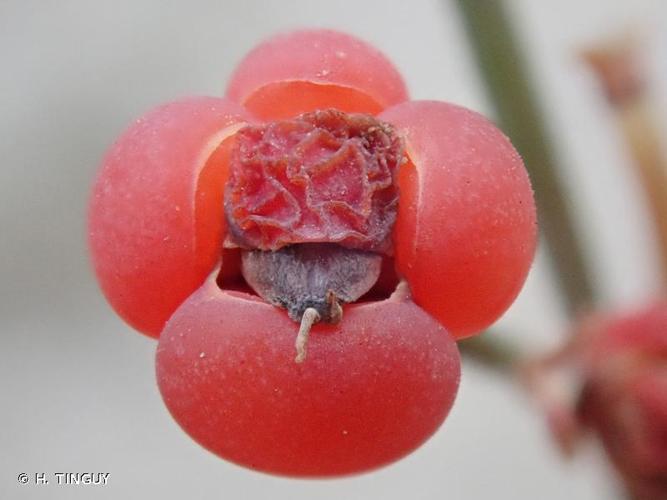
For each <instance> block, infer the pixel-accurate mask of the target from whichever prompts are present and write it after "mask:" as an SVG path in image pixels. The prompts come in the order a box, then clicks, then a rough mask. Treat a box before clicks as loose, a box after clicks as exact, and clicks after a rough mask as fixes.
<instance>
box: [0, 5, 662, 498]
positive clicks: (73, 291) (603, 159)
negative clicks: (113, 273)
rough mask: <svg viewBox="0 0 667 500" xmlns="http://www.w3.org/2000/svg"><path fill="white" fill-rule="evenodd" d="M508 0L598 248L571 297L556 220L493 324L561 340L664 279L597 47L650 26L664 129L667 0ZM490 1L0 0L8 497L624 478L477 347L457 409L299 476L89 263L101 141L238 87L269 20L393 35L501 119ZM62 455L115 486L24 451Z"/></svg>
mask: <svg viewBox="0 0 667 500" xmlns="http://www.w3.org/2000/svg"><path fill="white" fill-rule="evenodd" d="M462 3H464V4H468V5H469V4H472V3H475V4H476V7H477V9H478V10H481V11H484V9H487V8H496V7H497V6H498V5H501V3H500V2H493V1H479V2H462ZM502 5H504V8H505V12H506V14H507V19H508V20H509V21H510V23H511V26H512V27H513V29H514V34H513V36H514V40H515V42H516V46H517V47H518V48H519V50H520V52H521V54H522V59H521V61H520V63H521V65H522V70H523V71H525V73H526V75H527V76H528V78H529V84H530V87H531V89H532V92H533V97H534V98H535V102H536V103H537V105H538V108H539V111H540V116H541V118H542V119H543V120H544V121H543V123H542V125H544V131H545V136H546V137H547V138H548V141H549V148H550V151H551V153H550V154H551V156H550V160H549V161H550V162H551V163H552V164H553V166H554V171H553V172H555V175H556V179H557V181H558V183H559V186H560V187H561V188H562V190H563V191H562V192H563V193H564V194H563V195H562V196H561V198H560V200H561V202H563V203H564V204H565V205H566V208H567V210H569V214H570V216H571V217H570V219H571V220H570V222H571V226H572V227H571V229H572V231H573V234H574V235H576V238H577V241H578V244H579V246H580V248H579V250H578V252H579V253H578V258H580V259H581V260H582V262H583V266H585V268H586V278H583V279H586V280H587V283H585V284H584V285H582V284H581V282H578V281H577V279H582V278H581V277H579V278H577V277H575V278H574V284H573V283H570V286H573V287H575V288H576V287H577V286H590V288H591V290H593V291H594V292H591V296H593V295H594V297H595V298H594V299H591V300H590V301H584V302H590V303H585V304H583V305H581V304H580V307H573V306H572V303H571V302H572V301H571V300H570V299H568V293H567V292H564V291H563V290H564V287H563V283H562V281H563V280H562V271H559V268H558V266H557V265H555V264H554V262H555V261H557V260H558V259H553V255H552V253H550V251H549V250H548V248H547V245H546V244H545V240H547V239H548V238H546V237H545V238H543V240H542V245H541V246H540V249H539V251H538V254H537V258H536V260H535V264H534V266H533V269H532V271H531V274H530V277H529V279H528V282H527V284H526V286H525V288H524V290H523V292H522V293H521V295H520V297H519V298H518V300H517V301H516V303H515V304H514V306H513V307H512V308H511V309H510V311H509V312H508V313H507V314H506V315H505V316H504V317H503V318H502V319H501V321H500V322H499V323H498V325H497V327H496V329H497V333H496V335H497V336H501V337H502V340H503V341H507V342H515V343H517V344H518V345H520V346H521V348H522V349H523V350H524V351H525V352H526V353H528V354H530V353H534V354H538V353H542V352H545V351H548V350H549V349H552V348H555V347H556V346H558V345H559V344H561V343H562V342H563V338H564V336H565V335H566V334H567V332H568V330H569V329H570V324H571V321H572V320H573V318H574V317H575V316H576V315H577V314H579V313H581V312H584V310H585V309H586V308H588V307H596V308H603V309H611V308H616V307H624V308H626V307H628V306H632V305H634V304H641V303H643V302H644V301H646V300H649V299H650V298H651V297H654V296H656V295H657V294H659V293H660V290H661V288H662V286H663V285H662V284H663V281H662V277H661V274H660V273H661V263H660V262H661V252H660V246H659V245H658V240H659V237H658V236H657V233H656V229H655V224H654V218H653V215H652V212H651V205H650V203H647V197H646V196H645V189H644V188H643V184H642V181H641V176H640V175H638V169H637V158H636V155H635V154H633V152H632V150H631V148H629V147H628V139H627V135H628V129H627V127H626V128H624V123H625V122H624V121H623V120H624V118H623V116H619V109H618V100H616V101H614V100H613V99H612V101H610V100H609V99H608V98H607V97H606V96H605V85H604V83H603V82H602V81H601V79H600V78H599V77H598V75H597V74H596V72H595V71H594V70H593V67H592V65H591V64H590V61H591V58H590V57H589V58H588V61H589V62H587V61H586V58H585V57H583V55H582V54H583V53H584V51H587V50H588V51H590V50H591V49H595V48H600V47H604V46H606V45H607V43H608V42H609V41H610V40H612V41H613V40H619V39H628V37H629V38H633V37H634V39H635V40H636V42H635V45H636V46H637V50H636V53H637V61H638V66H639V67H640V68H641V69H640V70H639V71H641V75H642V77H641V80H642V82H643V89H644V90H645V94H643V95H644V98H645V99H647V101H646V102H649V103H650V105H649V106H648V108H649V109H650V110H651V113H652V115H651V117H652V118H651V120H654V121H653V122H651V123H652V126H653V127H654V130H657V131H665V130H667V102H666V100H667V90H666V89H667V3H666V2H663V1H661V0H632V1H630V0H588V1H582V0H576V1H575V0H561V1H559V2H534V1H530V0H507V1H505V2H502ZM490 6H491V7H490ZM475 19H477V21H475ZM475 22H480V18H479V16H478V17H477V18H475V15H474V13H473V14H471V13H470V11H469V8H468V12H466V9H465V8H461V5H460V4H459V2H456V1H454V0H452V1H446V0H413V1H412V2H401V1H398V0H383V1H382V0H364V1H355V2H333V1H329V2H323V1H320V0H289V1H277V0H276V1H268V0H266V1H261V0H245V1H243V2H240V1H239V2H231V1H221V0H218V1H212V0H210V1H192V2H176V1H173V2H172V1H158V0H142V1H134V0H133V1H130V0H117V1H115V2H90V1H85V0H60V1H48V0H47V1H39V2H38V1H19V0H0V55H1V57H0V60H2V71H1V72H0V103H1V116H2V120H0V155H1V156H0V158H2V167H0V221H1V226H0V227H1V233H0V234H1V236H0V335H1V337H0V397H1V398H2V401H3V411H2V412H0V498H3V499H4V498H8V499H15V498H16V499H32V498H67V499H69V498H95V499H96V498H101V499H104V498H109V499H112V498H113V499H116V498H138V497H146V496H148V497H150V498H164V499H167V498H184V497H188V498H252V499H261V498H272V499H288V498H289V499H300V498H303V499H305V498H308V499H334V498H349V499H362V498H382V499H383V500H389V499H401V500H403V499H405V498H410V499H413V500H422V499H424V500H426V499H436V498H451V499H481V498H494V499H498V500H499V499H534V498H540V499H545V500H546V499H562V498H568V499H570V500H606V499H614V498H623V497H622V496H621V494H620V493H619V491H620V490H619V488H618V483H617V479H616V478H615V477H614V475H613V474H612V472H611V471H610V469H609V468H608V465H607V464H606V462H605V461H604V459H603V457H602V455H601V454H600V453H599V445H598V444H596V443H595V442H594V441H591V442H589V443H588V444H587V445H586V446H584V447H583V449H581V450H579V453H577V454H576V455H575V456H574V457H573V458H572V459H570V460H565V459H563V458H562V457H561V455H560V454H559V452H558V449H557V448H556V447H555V446H554V443H553V441H552V440H551V438H550V436H549V433H548V431H547V429H546V425H545V421H544V418H543V416H542V415H541V413H540V411H539V408H538V405H536V404H535V402H534V401H533V400H531V398H530V397H528V396H527V395H526V394H525V392H522V391H521V390H520V389H518V388H517V384H516V383H515V381H513V380H512V379H510V378H508V377H506V376H504V375H502V374H501V373H500V372H498V371H497V370H495V369H492V368H489V367H487V366H486V365H484V364H482V363H476V362H473V361H472V360H466V361H465V362H464V367H463V379H462V384H461V389H460V392H459V395H458V400H457V404H456V405H455V406H454V408H453V410H452V413H451V414H450V416H449V418H448V419H447V421H446V422H445V425H444V426H443V427H442V429H441V430H440V431H439V432H438V433H437V434H436V435H435V436H434V437H433V438H432V439H431V440H430V441H428V442H427V443H426V444H425V445H424V446H423V447H422V448H421V449H419V450H418V451H417V452H415V453H414V454H412V455H411V456H409V457H408V458H407V459H404V460H402V461H400V462H398V463H396V464H394V465H391V466H389V467H387V468H385V469H382V470H380V471H378V472H375V473H371V474H366V475H362V476H359V477H353V478H347V479H342V480H335V481H301V480H288V479H281V478H275V477H270V476H266V475H262V474H257V473H253V472H250V471H247V470H245V469H241V468H239V467H236V466H234V465H231V464H229V463H227V462H224V461H221V460H220V459H218V458H216V457H214V456H213V455H211V454H209V453H208V452H206V451H204V450H203V449H201V448H200V447H199V446H198V445H196V444H195V443H194V442H193V441H192V440H191V439H190V438H189V437H187V436H186V435H185V434H184V433H183V432H182V431H181V430H180V429H179V428H178V426H177V425H176V423H175V422H174V421H173V420H172V419H171V417H170V416H169V414H168V413H167V410H166V409H165V407H164V405H163V403H162V401H161V398H160V395H159V393H158V390H157V386H156V384H155V378H154V372H153V370H154V364H153V356H154V351H155V347H156V343H155V341H153V340H151V339H149V338H146V337H143V336H141V335H138V334H136V333H134V332H133V331H131V329H130V328H129V327H128V326H126V325H125V324H123V323H122V322H121V320H120V319H119V318H118V317H117V316H116V315H115V314H114V313H113V312H112V310H111V309H110V308H109V307H108V306H107V304H106V302H105V300H104V298H103V297H102V296H101V294H100V292H99V291H98V288H97V285H96V284H95V282H94V278H93V276H92V274H91V272H90V270H89V262H88V258H87V251H86V247H85V211H86V202H87V196H88V189H89V186H90V183H91V181H92V178H93V175H94V173H95V170H96V167H97V165H98V162H99V161H100V158H101V156H102V154H103V153H104V151H105V149H106V148H107V147H108V146H109V145H110V144H111V142H112V141H113V140H114V138H115V137H116V136H117V135H118V134H119V133H120V132H121V131H122V130H123V129H124V128H125V126H126V125H127V124H128V123H129V122H130V121H131V120H133V119H134V118H135V117H137V116H139V115H140V114H141V113H143V112H144V111H146V110H147V109H149V108H151V107H153V106H154V105H156V104H158V103H162V102H164V101H169V100H173V99H175V98H177V97H179V96H184V95H194V94H210V95H219V94H221V93H222V90H223V88H224V85H225V82H226V79H227V77H228V76H229V74H230V73H231V71H232V69H233V67H234V65H235V64H236V63H237V62H238V61H239V60H240V58H241V57H242V56H243V55H244V54H245V53H246V52H247V51H248V50H249V49H250V48H251V47H252V46H253V45H255V44H256V43H257V42H258V41H260V40H262V39H263V38H265V37H267V36H268V35H270V34H273V33H276V32H279V31H284V30H288V29H291V28H296V27H329V28H335V29H339V30H343V31H347V32H349V33H351V34H353V35H356V36H358V37H360V38H363V39H365V40H367V41H369V42H371V43H373V44H374V45H376V46H377V47H378V48H380V49H381V50H382V51H384V52H385V53H386V54H387V55H388V56H389V58H390V59H392V60H393V62H394V63H395V64H396V66H397V67H398V68H399V70H400V71H401V72H402V73H403V75H404V77H405V79H406V81H407V84H408V87H409V89H410V91H411V95H412V97H413V98H415V99H439V100H445V101H452V102H455V103H458V104H461V105H464V106H467V107H470V108H472V109H475V110H478V111H480V112H482V113H484V114H487V115H488V116H490V117H492V118H496V119H498V120H499V121H501V122H502V121H503V116H502V106H501V107H500V108H499V106H498V101H497V97H498V95H502V93H501V94H494V93H493V92H491V93H489V92H488V87H487V85H486V84H485V81H484V76H487V77H488V76H489V75H488V73H485V72H484V67H483V66H482V71H480V66H478V61H479V58H478V55H479V53H478V51H477V49H479V47H480V46H483V45H484V43H487V46H489V45H490V46H494V44H495V46H496V47H503V46H502V40H500V41H498V40H495V41H494V40H493V39H491V40H486V42H484V41H483V37H484V36H485V34H486V35H488V34H489V32H488V31H486V30H484V31H483V32H479V31H478V32H475V26H478V27H479V25H475ZM466 26H467V27H468V31H466ZM471 38H472V39H473V40H477V45H475V44H474V43H473V44H471V43H470V41H471ZM480 39H482V43H481V45H480ZM475 47H476V48H477V49H476V48H475ZM512 57H514V55H513V56H512ZM487 70H488V68H487ZM510 80H511V79H510ZM510 83H511V82H510ZM494 96H495V98H494ZM524 104H525V103H524ZM505 120H506V117H505ZM660 137H661V140H662V141H663V143H662V145H663V146H664V139H665V134H663V135H662V136H660ZM538 157H539V153H538ZM662 166H663V167H664V164H663V165H662ZM529 167H530V169H531V175H536V176H542V175H544V174H543V173H540V171H539V168H540V165H529ZM553 172H551V173H552V174H553ZM549 175H551V174H549ZM540 179H543V177H540ZM540 182H541V181H540ZM538 194H539V193H538ZM666 197H667V196H666ZM553 215H554V214H553V213H551V214H550V215H549V214H548V216H549V217H552V216H553ZM558 217H559V215H558V214H556V218H558ZM562 236H563V239H565V240H567V241H569V240H570V236H571V235H569V234H563V235H562ZM551 238H552V239H553V235H552V236H551ZM571 295H572V294H571V293H570V294H569V296H570V297H571ZM59 471H79V472H84V471H89V472H109V473H110V479H109V485H108V486H105V487H100V486H96V487H93V486H88V487H82V486H79V487H73V486H70V487H66V486H56V485H53V484H50V485H48V486H36V485H34V484H33V485H31V484H28V485H21V484H18V482H17V475H18V474H19V473H21V472H27V473H31V474H33V473H35V472H46V473H48V474H52V473H54V472H59Z"/></svg>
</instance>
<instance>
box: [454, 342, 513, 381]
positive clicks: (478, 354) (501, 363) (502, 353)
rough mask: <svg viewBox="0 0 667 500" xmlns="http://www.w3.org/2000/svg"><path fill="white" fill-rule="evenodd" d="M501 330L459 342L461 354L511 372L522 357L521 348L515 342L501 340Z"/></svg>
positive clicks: (506, 372)
mask: <svg viewBox="0 0 667 500" xmlns="http://www.w3.org/2000/svg"><path fill="white" fill-rule="evenodd" d="M501 337H502V334H501V333H499V332H496V331H494V332H491V331H487V332H485V333H482V334H480V335H478V336H476V337H471V338H469V339H464V340H460V341H459V342H458V346H459V349H460V350H461V354H462V355H463V356H465V357H466V358H468V359H471V360H472V361H477V362H479V363H481V364H483V365H484V366H486V367H487V368H492V369H494V370H496V371H498V372H500V373H503V374H511V373H512V372H513V371H514V368H515V367H516V364H517V361H519V360H520V359H521V354H520V348H519V347H518V346H517V345H515V344H514V343H512V342H510V341H507V340H501Z"/></svg>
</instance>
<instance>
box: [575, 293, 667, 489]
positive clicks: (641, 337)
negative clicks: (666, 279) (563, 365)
mask: <svg viewBox="0 0 667 500" xmlns="http://www.w3.org/2000/svg"><path fill="white" fill-rule="evenodd" d="M596 323H597V326H595V327H593V328H590V327H589V330H588V331H586V332H585V336H587V337H588V338H586V339H583V340H584V341H583V342H581V343H580V344H579V345H580V346H581V347H582V352H581V353H580V354H581V368H582V375H583V378H584V383H583V387H582V391H581V394H580V397H579V401H578V404H577V410H576V416H577V419H578V421H579V422H580V424H581V425H582V426H583V427H585V428H587V429H590V430H592V431H593V432H595V433H596V434H597V436H598V437H599V438H600V440H601V441H602V443H603V445H604V447H605V449H606V451H607V454H608V456H609V458H610V460H611V461H612V462H613V463H614V465H615V466H616V468H617V469H618V471H619V472H620V474H621V475H622V477H623V479H624V481H625V483H626V485H627V486H628V489H629V491H630V493H631V494H632V495H633V496H634V497H635V498H637V499H646V500H649V499H650V500H655V499H667V303H660V304H657V305H654V306H652V307H649V308H647V309H644V310H641V311H637V312H634V313H631V314H627V315H623V316H616V317H610V318H608V319H599V320H598V321H597V322H596Z"/></svg>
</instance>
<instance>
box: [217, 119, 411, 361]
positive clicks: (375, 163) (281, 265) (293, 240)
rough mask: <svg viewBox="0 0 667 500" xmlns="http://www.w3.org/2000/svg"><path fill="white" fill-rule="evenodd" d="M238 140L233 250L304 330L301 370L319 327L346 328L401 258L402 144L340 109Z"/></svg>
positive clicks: (230, 213) (256, 129)
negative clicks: (351, 312)
mask: <svg viewBox="0 0 667 500" xmlns="http://www.w3.org/2000/svg"><path fill="white" fill-rule="evenodd" d="M237 135H238V142H237V144H236V147H235V149H234V151H233V153H232V161H231V171H230V179H229V181H228V183H227V186H226V194H225V216H226V219H227V222H228V227H229V236H228V239H227V241H226V242H225V245H226V246H227V247H240V248H241V249H242V250H241V252H242V261H241V262H242V273H243V276H244V278H245V280H246V282H247V283H248V285H249V286H250V287H252V288H253V290H255V292H256V293H257V294H258V295H259V296H261V297H262V298H263V299H264V300H266V301H267V302H269V303H271V304H273V305H275V306H278V307H283V308H285V309H286V310H287V312H288V314H289V316H290V318H292V319H293V320H294V321H297V322H300V323H301V325H300V328H299V333H298V335H297V339H296V350H297V356H296V361H297V362H299V363H300V362H302V361H303V360H304V359H305V356H306V343H307V339H308V334H309V332H310V329H311V327H312V325H313V324H315V323H317V322H320V321H321V322H325V323H338V322H339V321H341V319H342V316H343V309H342V304H345V303H350V302H354V301H356V300H358V299H359V298H360V297H361V296H362V295H364V294H365V293H366V292H368V291H369V290H370V289H371V288H372V286H373V285H374V284H375V282H376V281H377V280H378V277H379V275H380V270H381V267H382V258H383V256H384V255H389V254H391V252H392V242H391V231H392V228H393V225H394V221H395V220H396V211H397V204H398V190H397V188H396V182H395V175H396V173H397V170H398V167H399V165H400V164H401V163H402V162H403V142H402V140H401V139H400V138H399V137H398V135H397V134H396V132H395V131H394V129H393V127H392V126H391V125H388V124H386V123H383V122H380V121H378V120H377V119H375V118H374V117H372V116H370V115H363V114H347V113H343V112H341V111H338V110H324V111H314V112H311V113H304V114H303V115H300V116H298V117H296V118H294V119H292V120H283V121H277V122H272V123H268V124H266V125H262V126H250V127H246V128H245V129H242V130H241V131H239V133H238V134H237Z"/></svg>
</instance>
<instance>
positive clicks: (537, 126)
mask: <svg viewBox="0 0 667 500" xmlns="http://www.w3.org/2000/svg"><path fill="white" fill-rule="evenodd" d="M456 3H457V5H458V7H459V9H460V12H461V14H462V17H463V19H464V21H465V24H466V29H467V33H468V36H469V38H470V42H471V44H472V47H473V49H474V50H475V53H476V57H477V62H478V64H479V67H480V70H481V72H482V74H483V76H484V79H485V81H486V84H487V88H488V91H489V93H490V95H491V98H492V100H493V103H494V105H495V108H496V113H497V117H498V120H499V125H500V127H501V128H502V129H503V130H504V131H505V133H507V135H508V136H509V137H510V139H511V140H512V142H513V143H514V145H515V146H516V148H517V150H518V151H519V153H521V155H522V157H523V159H524V162H525V164H526V167H527V169H528V172H529V174H530V178H531V181H532V184H533V188H534V190H535V196H536V199H537V207H538V216H539V223H540V229H541V231H542V234H543V236H544V238H545V240H546V243H547V246H548V250H549V252H550V256H551V260H552V262H553V265H554V267H555V270H556V277H557V279H558V282H559V287H560V289H561V292H562V295H563V296H564V299H565V301H566V304H567V306H568V309H569V311H570V313H571V314H572V315H574V314H576V313H577V312H579V311H581V310H582V309H584V308H587V307H589V306H592V305H593V304H594V303H595V296H594V290H593V286H592V284H591V281H590V274H589V270H588V269H587V268H586V262H585V259H584V257H583V253H582V250H581V243H580V241H579V240H578V238H577V234H576V232H575V228H574V225H573V222H572V221H573V218H572V207H571V205H570V203H569V201H568V197H567V196H566V195H565V193H564V189H563V187H562V185H561V182H560V179H559V178H558V174H557V166H556V161H555V159H554V155H553V152H552V150H551V147H550V146H549V140H548V134H547V132H546V125H545V121H544V119H543V117H542V113H541V110H540V109H539V106H538V104H537V100H536V98H535V93H534V91H533V88H532V87H531V85H530V79H529V76H528V71H527V70H526V67H525V65H524V61H523V55H522V54H521V52H520V50H519V47H518V44H517V42H516V40H515V37H514V35H513V33H512V28H511V24H510V22H509V19H508V16H507V14H506V12H505V9H504V7H503V2H502V0H457V1H456Z"/></svg>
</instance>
